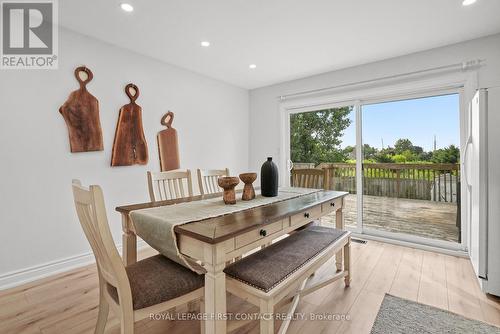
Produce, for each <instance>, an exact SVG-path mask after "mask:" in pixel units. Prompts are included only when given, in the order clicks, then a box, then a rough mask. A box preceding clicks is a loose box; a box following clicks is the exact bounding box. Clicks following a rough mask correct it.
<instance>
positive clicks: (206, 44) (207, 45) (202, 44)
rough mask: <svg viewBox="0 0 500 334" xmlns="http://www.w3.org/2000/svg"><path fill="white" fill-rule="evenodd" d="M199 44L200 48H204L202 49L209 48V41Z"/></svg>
mask: <svg viewBox="0 0 500 334" xmlns="http://www.w3.org/2000/svg"><path fill="white" fill-rule="evenodd" d="M200 44H201V46H204V47H209V46H210V42H209V41H203V42H201V43H200Z"/></svg>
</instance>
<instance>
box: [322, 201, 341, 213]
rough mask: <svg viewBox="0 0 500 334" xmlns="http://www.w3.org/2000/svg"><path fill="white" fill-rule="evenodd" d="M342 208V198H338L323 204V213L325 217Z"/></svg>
mask: <svg viewBox="0 0 500 334" xmlns="http://www.w3.org/2000/svg"><path fill="white" fill-rule="evenodd" d="M341 207H342V198H336V199H334V200H331V201H328V202H326V203H323V204H321V211H322V212H323V215H325V214H327V213H330V212H334V211H337V210H338V209H340V208H341Z"/></svg>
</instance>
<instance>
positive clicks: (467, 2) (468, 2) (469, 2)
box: [462, 0, 477, 6]
mask: <svg viewBox="0 0 500 334" xmlns="http://www.w3.org/2000/svg"><path fill="white" fill-rule="evenodd" d="M476 1H477V0H464V1H463V2H462V5H463V6H470V5H472V4H473V3H475V2H476Z"/></svg>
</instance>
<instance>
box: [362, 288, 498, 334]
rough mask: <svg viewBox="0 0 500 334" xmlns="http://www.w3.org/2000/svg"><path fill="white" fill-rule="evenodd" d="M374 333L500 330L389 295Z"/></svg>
mask: <svg viewBox="0 0 500 334" xmlns="http://www.w3.org/2000/svg"><path fill="white" fill-rule="evenodd" d="M371 333H372V334H393V333H394V334H396V333H404V334H413V333H419V334H423V333H429V334H431V333H432V334H441V333H467V334H469V333H471V334H472V333H478V334H483V333H500V328H498V327H494V326H491V325H488V324H485V323H483V322H480V321H476V320H471V319H467V318H464V317H462V316H460V315H458V314H455V313H451V312H448V311H445V310H441V309H438V308H435V307H432V306H428V305H423V304H419V303H415V302H412V301H409V300H406V299H401V298H398V297H394V296H391V295H388V294H386V295H385V297H384V300H383V301H382V305H381V306H380V310H379V311H378V314H377V318H376V319H375V323H374V324H373V327H372V331H371Z"/></svg>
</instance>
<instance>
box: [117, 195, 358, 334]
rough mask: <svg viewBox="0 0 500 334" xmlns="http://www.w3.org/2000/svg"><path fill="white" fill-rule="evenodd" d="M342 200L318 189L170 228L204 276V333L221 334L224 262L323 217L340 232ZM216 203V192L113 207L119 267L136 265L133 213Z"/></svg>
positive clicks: (224, 329) (224, 327) (224, 324)
mask: <svg viewBox="0 0 500 334" xmlns="http://www.w3.org/2000/svg"><path fill="white" fill-rule="evenodd" d="M292 189H293V188H292ZM347 195H348V193H347V192H340V191H332V190H320V189H318V190H315V191H313V192H307V193H304V194H300V195H297V196H295V197H292V198H287V199H283V200H279V201H275V202H271V203H268V204H264V205H259V206H256V207H251V208H247V209H241V210H235V211H232V212H230V213H227V214H223V215H220V216H215V217H213V216H207V217H197V218H196V219H194V220H193V221H188V222H186V223H183V224H179V225H176V226H175V227H173V231H174V232H175V235H176V242H177V247H178V250H179V252H180V253H181V254H182V255H183V256H185V257H187V258H189V259H192V260H193V261H197V262H198V263H201V264H202V265H203V267H204V269H205V271H206V272H205V298H204V312H205V316H204V320H205V321H204V326H205V333H206V334H221V333H226V332H227V312H226V311H227V309H226V277H225V273H224V268H225V267H226V265H227V264H228V263H230V262H231V261H234V259H238V258H241V256H243V255H244V254H246V253H248V252H250V251H252V250H255V249H258V248H260V247H265V246H266V245H269V244H271V243H272V242H273V240H276V239H279V238H280V237H283V236H285V235H287V234H290V233H293V232H294V231H295V230H297V229H300V228H302V227H304V226H305V225H307V224H310V223H311V222H313V221H317V220H319V219H320V218H321V217H323V216H326V215H335V227H336V228H338V229H344V228H345V226H344V214H343V210H344V206H345V202H346V201H345V198H346V196H347ZM216 198H220V201H221V202H222V193H216V194H208V195H198V196H191V197H186V198H180V199H172V200H165V201H157V202H148V203H140V204H132V205H124V206H119V207H117V208H116V210H117V211H118V212H119V213H120V214H121V216H122V231H123V253H122V256H123V261H124V263H125V265H126V266H127V265H131V264H133V263H135V262H136V261H137V230H136V227H135V226H134V221H133V219H132V218H131V214H132V213H133V212H134V211H135V212H137V211H138V210H145V209H151V208H161V207H165V208H169V209H170V210H171V209H172V208H175V207H172V206H173V205H179V204H182V205H187V204H184V203H195V202H196V203H198V201H214V199H216ZM198 204H200V203H198ZM139 237H141V238H143V239H144V241H145V242H146V243H148V240H147V238H144V237H143V236H142V235H140V234H139ZM297 251H300V250H297ZM336 266H337V269H339V270H340V269H341V268H342V250H341V251H340V252H339V253H338V254H336Z"/></svg>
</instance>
